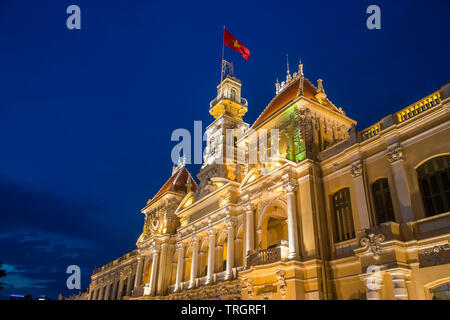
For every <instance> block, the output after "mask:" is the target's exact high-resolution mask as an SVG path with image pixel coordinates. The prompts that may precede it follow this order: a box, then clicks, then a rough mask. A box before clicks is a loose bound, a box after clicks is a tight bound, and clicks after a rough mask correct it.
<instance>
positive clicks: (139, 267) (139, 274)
mask: <svg viewBox="0 0 450 320" xmlns="http://www.w3.org/2000/svg"><path fill="white" fill-rule="evenodd" d="M137 261H138V264H137V267H136V278H135V281H134V287H135V288H137V287H138V286H140V285H141V277H142V267H143V264H144V257H143V256H139V257H138V258H137Z"/></svg>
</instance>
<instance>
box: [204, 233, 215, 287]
mask: <svg viewBox="0 0 450 320" xmlns="http://www.w3.org/2000/svg"><path fill="white" fill-rule="evenodd" d="M208 235H209V239H208V243H209V248H208V270H207V274H206V284H210V283H212V280H213V274H214V253H215V251H216V231H215V230H214V229H212V228H211V229H209V230H208Z"/></svg>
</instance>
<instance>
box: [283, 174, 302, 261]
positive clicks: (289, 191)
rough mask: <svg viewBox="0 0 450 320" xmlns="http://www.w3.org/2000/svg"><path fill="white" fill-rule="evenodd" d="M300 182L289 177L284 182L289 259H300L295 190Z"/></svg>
mask: <svg viewBox="0 0 450 320" xmlns="http://www.w3.org/2000/svg"><path fill="white" fill-rule="evenodd" d="M297 186H298V183H297V181H295V180H293V179H290V178H289V179H288V180H287V181H286V183H285V184H284V190H285V192H286V198H287V220H288V238H289V254H288V258H289V259H298V258H299V250H298V232H297V205H296V197H295V191H296V190H297Z"/></svg>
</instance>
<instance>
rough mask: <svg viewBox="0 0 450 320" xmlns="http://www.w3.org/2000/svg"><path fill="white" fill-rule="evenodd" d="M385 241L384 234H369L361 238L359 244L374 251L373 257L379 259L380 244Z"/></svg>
mask: <svg viewBox="0 0 450 320" xmlns="http://www.w3.org/2000/svg"><path fill="white" fill-rule="evenodd" d="M383 241H384V235H383V234H381V233H380V234H377V235H375V234H373V233H371V234H369V235H368V236H367V237H363V238H361V240H360V241H359V244H360V245H361V247H363V248H366V249H368V250H369V251H370V252H372V254H373V257H374V258H375V259H378V258H379V257H380V253H381V250H380V244H381V243H382V242H383Z"/></svg>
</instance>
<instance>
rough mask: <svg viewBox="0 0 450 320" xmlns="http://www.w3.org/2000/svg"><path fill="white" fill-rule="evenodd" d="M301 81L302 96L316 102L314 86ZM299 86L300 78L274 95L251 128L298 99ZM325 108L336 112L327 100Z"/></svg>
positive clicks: (307, 81)
mask: <svg viewBox="0 0 450 320" xmlns="http://www.w3.org/2000/svg"><path fill="white" fill-rule="evenodd" d="M303 79H304V80H303V96H305V97H306V98H308V99H311V100H314V101H317V99H316V97H315V95H316V94H317V89H316V87H314V85H313V84H312V83H311V82H309V80H308V79H306V78H303ZM299 84H300V78H298V79H296V80H294V81H292V82H291V83H290V84H289V85H288V86H287V87H286V88H285V89H284V90H283V91H281V92H280V93H279V94H278V95H276V96H275V97H274V98H273V99H272V101H270V103H269V104H268V105H267V107H266V108H265V109H264V111H263V112H262V113H261V114H260V115H259V117H258V119H256V121H255V122H254V123H253V125H252V128H256V127H257V126H258V125H260V124H261V123H263V122H264V120H266V119H268V118H269V117H270V116H271V115H273V114H274V113H275V112H277V111H278V110H280V109H281V108H283V107H284V106H285V105H286V104H288V103H289V102H290V101H292V100H294V99H296V98H297V97H298V92H299ZM325 106H326V107H327V108H329V109H331V110H333V111H337V110H338V109H337V108H336V107H335V106H334V105H333V104H332V103H331V102H330V101H329V100H327V104H326V105H325Z"/></svg>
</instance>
